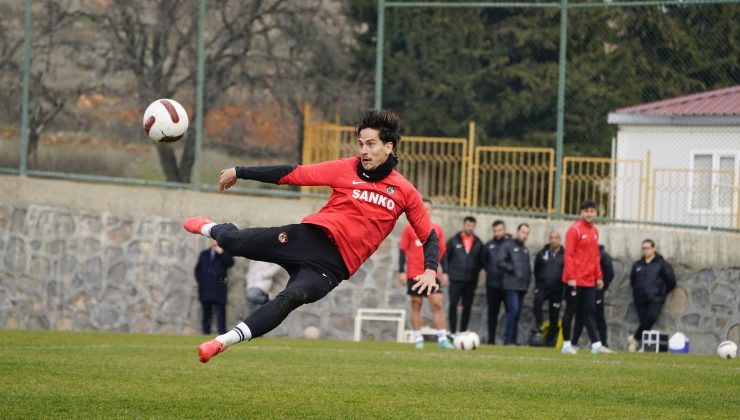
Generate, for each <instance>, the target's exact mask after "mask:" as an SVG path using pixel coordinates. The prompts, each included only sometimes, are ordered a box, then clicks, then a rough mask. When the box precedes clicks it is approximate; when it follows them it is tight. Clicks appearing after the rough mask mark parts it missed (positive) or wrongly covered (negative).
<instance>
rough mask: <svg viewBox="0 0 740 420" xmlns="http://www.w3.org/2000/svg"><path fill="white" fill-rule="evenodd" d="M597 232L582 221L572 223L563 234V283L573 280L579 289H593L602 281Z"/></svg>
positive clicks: (594, 227)
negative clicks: (597, 281)
mask: <svg viewBox="0 0 740 420" xmlns="http://www.w3.org/2000/svg"><path fill="white" fill-rule="evenodd" d="M600 261H601V255H600V253H599V230H598V229H597V228H596V226H594V225H592V224H588V223H586V222H584V221H583V220H579V221H577V222H575V223H573V226H571V227H570V228H569V229H568V232H566V234H565V265H564V268H563V283H567V282H568V280H575V281H576V285H577V286H579V287H594V286H595V285H596V280H602V279H603V278H602V275H601V263H600Z"/></svg>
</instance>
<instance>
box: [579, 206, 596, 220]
mask: <svg viewBox="0 0 740 420" xmlns="http://www.w3.org/2000/svg"><path fill="white" fill-rule="evenodd" d="M581 219H583V220H584V221H585V222H586V223H593V222H594V220H596V209H595V208H587V209H583V210H581Z"/></svg>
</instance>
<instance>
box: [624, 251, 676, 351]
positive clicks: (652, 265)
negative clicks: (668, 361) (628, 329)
mask: <svg viewBox="0 0 740 420" xmlns="http://www.w3.org/2000/svg"><path fill="white" fill-rule="evenodd" d="M630 285H631V286H632V295H633V296H634V298H635V307H636V308H637V316H638V317H639V318H640V326H639V327H637V331H635V334H634V335H631V336H629V337H628V338H627V342H628V350H629V351H632V352H633V351H637V346H638V344H639V342H640V340H642V332H643V331H645V330H649V329H651V328H652V327H653V324H655V321H657V320H658V316H659V315H660V311H661V310H662V309H663V304H664V303H665V297H666V295H667V294H668V293H670V292H671V290H673V289H674V288H675V287H676V275H675V274H673V268H671V265H670V264H668V262H667V261H666V260H665V259H663V256H662V255H660V254H658V253H657V252H656V251H655V242H653V240H652V239H645V240H644V241H642V258H641V259H639V260H637V261H636V262H635V263H634V264H633V265H632V271H631V272H630Z"/></svg>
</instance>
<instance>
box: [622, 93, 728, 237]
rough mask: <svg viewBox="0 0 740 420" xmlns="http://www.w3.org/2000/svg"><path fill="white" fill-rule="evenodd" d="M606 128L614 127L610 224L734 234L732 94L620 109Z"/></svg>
mask: <svg viewBox="0 0 740 420" xmlns="http://www.w3.org/2000/svg"><path fill="white" fill-rule="evenodd" d="M608 121H609V123H610V124H616V125H617V126H618V131H617V137H616V145H615V149H616V150H615V152H614V153H615V156H614V157H615V159H616V161H615V165H614V173H613V174H612V181H613V182H612V188H613V189H614V191H613V192H612V194H613V197H614V200H613V214H614V217H615V218H617V219H622V220H638V221H642V220H645V221H650V222H658V223H672V224H682V225H695V226H707V227H718V228H740V214H738V204H739V201H740V198H739V196H740V86H733V87H730V88H726V89H719V90H714V91H710V92H704V93H699V94H693V95H688V96H682V97H678V98H673V99H668V100H663V101H657V102H651V103H646V104H642V105H636V106H631V107H627V108H621V109H618V110H616V111H615V112H612V113H610V114H609V119H608ZM638 179H639V182H638V181H637V180H638Z"/></svg>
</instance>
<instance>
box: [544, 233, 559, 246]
mask: <svg viewBox="0 0 740 420" xmlns="http://www.w3.org/2000/svg"><path fill="white" fill-rule="evenodd" d="M560 241H561V239H560V234H559V233H557V232H552V233H550V236H549V237H548V238H547V243H548V245H550V249H558V248H560Z"/></svg>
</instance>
